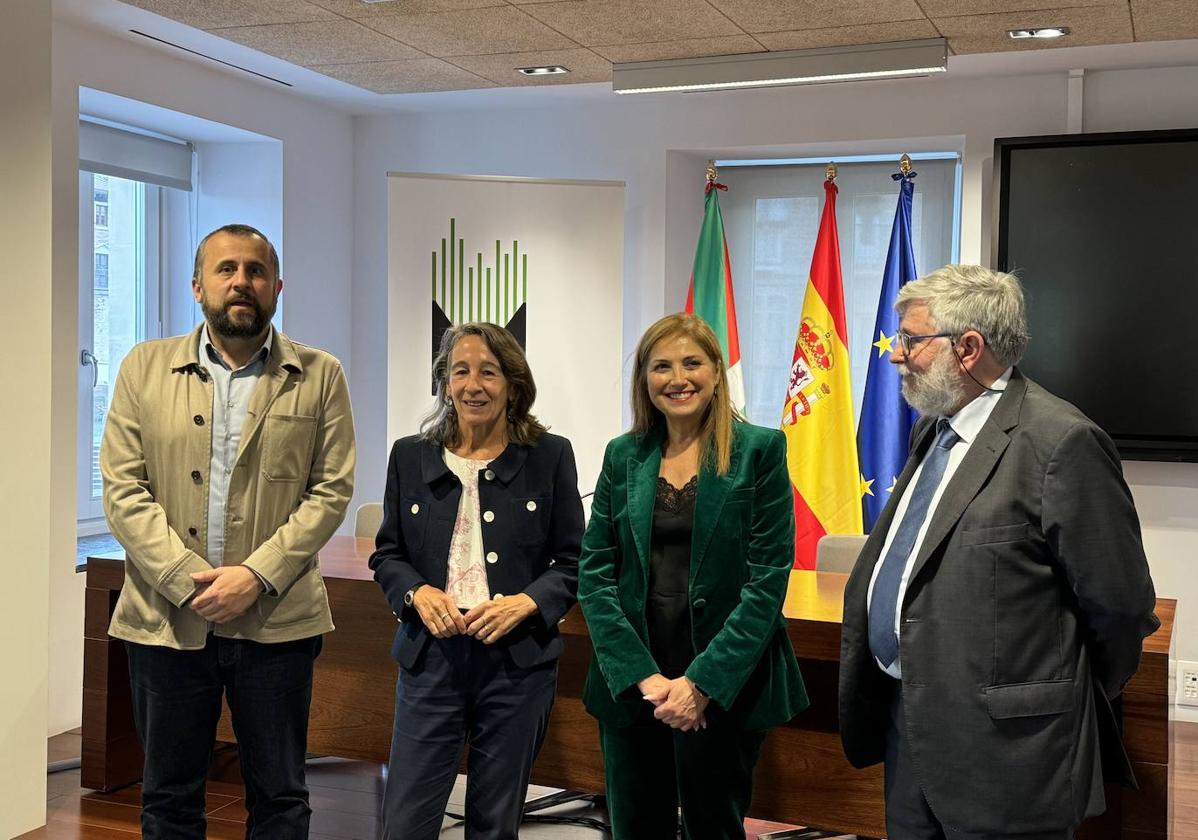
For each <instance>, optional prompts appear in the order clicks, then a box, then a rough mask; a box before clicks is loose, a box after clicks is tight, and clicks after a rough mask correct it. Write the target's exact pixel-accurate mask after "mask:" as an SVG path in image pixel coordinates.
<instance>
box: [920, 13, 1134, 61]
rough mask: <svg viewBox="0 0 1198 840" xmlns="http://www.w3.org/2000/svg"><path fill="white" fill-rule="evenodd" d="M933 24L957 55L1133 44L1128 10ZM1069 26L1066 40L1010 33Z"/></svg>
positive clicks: (973, 17)
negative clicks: (1017, 36)
mask: <svg viewBox="0 0 1198 840" xmlns="http://www.w3.org/2000/svg"><path fill="white" fill-rule="evenodd" d="M932 23H934V24H936V28H937V29H939V30H940V32H941V33H942V34H943V35H944V36H945V37H946V38H948V43H949V46H950V47H952V49H953V52H955V53H956V54H957V55H964V54H967V53H994V52H1008V51H1012V50H1036V49H1052V48H1053V47H1081V46H1090V45H1094V44H1125V43H1129V42H1130V41H1131V40H1132V31H1131V14H1130V12H1129V11H1128V8H1127V7H1126V6H1091V7H1077V8H1070V9H1058V10H1056V11H1038V12H1034V11H1033V12H1004V13H1002V14H996V15H968V16H964V17H946V18H934V19H933V20H932ZM1045 26H1067V27H1069V29H1070V30H1071V32H1070V34H1069V35H1067V36H1065V37H1064V38H1055V39H1052V40H1040V39H1037V38H1025V39H1022V40H1014V39H1012V38H1009V37H1008V36H1007V30H1009V29H1027V28H1033V29H1034V28H1037V27H1045Z"/></svg>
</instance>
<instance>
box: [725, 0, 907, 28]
mask: <svg viewBox="0 0 1198 840" xmlns="http://www.w3.org/2000/svg"><path fill="white" fill-rule="evenodd" d="M710 2H711V4H712V5H713V6H715V7H716V8H717V9H719V10H720V11H722V12H723V13H724V14H725V15H727V16H728V17H729V18H731V19H732V21H733V22H734V23H736V25H737V26H740V27H741V28H742V29H744V30H745V31H746V32H750V33H753V34H756V33H758V32H782V31H792V30H796V29H828V28H831V27H836V26H853V25H855V24H862V23H890V22H892V21H897V20H915V19H922V18H924V14H923V12H922V11H921V10H920V8H919V4H918V3H916V2H915V0H887V2H885V3H881V2H878V0H710Z"/></svg>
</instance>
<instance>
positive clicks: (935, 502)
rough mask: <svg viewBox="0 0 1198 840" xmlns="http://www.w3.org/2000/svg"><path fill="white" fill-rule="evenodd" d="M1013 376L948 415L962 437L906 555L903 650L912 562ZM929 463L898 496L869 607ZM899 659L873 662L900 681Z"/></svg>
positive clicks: (897, 619)
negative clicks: (922, 474) (908, 507)
mask: <svg viewBox="0 0 1198 840" xmlns="http://www.w3.org/2000/svg"><path fill="white" fill-rule="evenodd" d="M1010 379H1011V368H1007V369H1006V370H1005V371H1003V374H1002V376H1000V377H998V379H996V380H995V381H994V382H993V383H992V384H991V385H990V387H991V388H992V389H994V390H991V391H983V392H982V393H981V395H980V396H978V397H976V398H975V399H973V400H972V401H971V402H970V403H969V404H968V405H966V406H965V407H964V408H962V409H961V410H960V411H958V412H957V413H956V414H954V415H953V416H952V417H950V418H948V424H949V426H951V427H952V430H953V431H954V432H956V433H957V436H958V437H959V438H960V440H959V441H958V442H957V444H956V445H955V446H954V447H953V448H952V449H951V450H949V454H948V464H947V465H946V466H945V468H944V475H943V476H941V478H940V484H938V485H937V486H936V492H935V493H934V494H933V495H932V501H931V504H929V505H928V518H927V519H926V520H924V523H923V525H921V526H920V528H919V533H918V534H916V536H915V545H913V546H911V554H910V555H909V556H908V557H907V563H906V565H905V566H904V567H903V576H902V578H901V580H900V581H899V588H898V604H897V607H896V609H895V611H894V635H895V636H896V637H897V638H898V639H899V647H900V649H901V647H902V632H901V629H900V628H901V625H902V619H903V598H904V597H905V596H906V594H907V582H908V579H909V578H910V576H911V565H912V563H913V562H914V560H915V558H916V557H918V556H919V549H920V547H921V546H922V545H923V538H924V536H925V535H926V534H927V532H928V523H930V522H931V521H932V518H933V517H934V516H935V515H936V508H937V507H939V506H940V497H941V496H943V495H944V488H946V487H948V483H949V482H950V481H952V478H953V474H954V473H955V472H956V471H957V467H959V466H961V462H962V461H964V460H965V456H966V454H968V452H969V447H971V446H972V445H973V442H974V441H975V440H976V439H977V436H978V434H979V433H980V432H981V431H982V426H984V425H986V421H987V420H988V419H989V418H990V412H992V411H993V410H994V406H995V405H997V404H998V398H999V397H1001V396H1002V393H1001V392H1002V391H1003V390H1004V389H1005V388H1006V387H1007V382H1009V381H1010ZM928 452H929V453H930V452H931V447H929V448H928ZM926 462H927V454H925V455H924V460H923V462H921V463H920V465H919V467H917V468H916V470H915V474H914V475H912V476H911V480H910V481H909V482H907V487H906V488H905V489H904V490H903V495H902V497H901V498H900V499H899V502H898V507H896V508H895V511H894V518H893V519H892V520H891V521H890V530H889V531H887V533H886V542H885V543H883V544H882V553H881V554H879V555H878V562H877V563H875V564H874V573H873V576H872V577H871V578H870V580H869V595H868V600H867V601H866V610H868V609H869V603H870V601H872V600H873V597H874V583H875V582H876V581H877V579H878V572H880V571H881V570H882V561H883V560H884V559H885V558H886V552H888V551H890V544H891V543H892V542H894V536H895V534H896V533H898V529H899V525H900V524H901V523H902V521H903V516H904V515H905V514H906V513H907V506H908V505H909V504H910V502H911V494H912V492H913V491H914V490H915V485H916V484H917V483H918V482H919V476H920V474H921V473H922V472H923V467H924V463H926ZM900 659H901V657H899V658H896V659H895V660H894V662H892V663H891V664H890V665H889V666H886V665H883V664H882V663H881V662H879V661H878V660H877V659H876V658H875V659H874V661H875V662H877V663H878V667H879V668H881V669H882V670H883V671H885V672H886V673H887V674H889V675H890V676H892V677H894V678H895V679H896V680H897V679H902V676H903V672H902V667H901V666H900V664H899V662H900Z"/></svg>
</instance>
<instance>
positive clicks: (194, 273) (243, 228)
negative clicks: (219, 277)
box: [191, 224, 279, 280]
mask: <svg viewBox="0 0 1198 840" xmlns="http://www.w3.org/2000/svg"><path fill="white" fill-rule="evenodd" d="M218 233H228V234H231V235H233V236H256V237H258V238H259V239H261V240H262V241H263V242H265V243H266V250H267V251H269V252H270V267H271V270H273V271H274V273H275V279H276V280H278V279H279V252H278V251H276V250H275V246H274V244H273V243H272V242H271V241H270V240H269V239H267V238H266V234H264V233H263V232H262V231H260V230H258V229H257V228H255V227H250V226H249V225H237V224H234V225H222V226H221V227H218V228H217V229H216V230H214V231H212V232H211V233H210V234H208V235H207V236H205V237H204V238H203V239H201V240H200V244H199V246H198V247H196V260H195V265H194V266H193V267H192V269H191V279H192V280H199V279H200V275H201V274H203V273H204V248H205V246H207V244H208V240H209V239H211V238H212V237H214V236H216V235H217V234H218Z"/></svg>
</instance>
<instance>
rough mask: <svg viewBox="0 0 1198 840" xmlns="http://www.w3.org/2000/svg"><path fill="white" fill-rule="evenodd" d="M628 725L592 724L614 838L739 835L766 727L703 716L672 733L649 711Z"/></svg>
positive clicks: (692, 839) (722, 839)
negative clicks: (701, 722) (702, 725)
mask: <svg viewBox="0 0 1198 840" xmlns="http://www.w3.org/2000/svg"><path fill="white" fill-rule="evenodd" d="M645 718H646V719H644V720H641V719H638V722H637V723H634V724H633V725H632V726H625V727H614V726H607V725H605V724H603V723H600V725H599V739H600V743H601V746H602V748H603V762H604V766H605V768H606V777H607V811H608V816H609V818H610V820H611V826H612V838H613V840H674V838H676V837H677V836H678V810H679V807H681V809H682V836H683V837H684V838H685V840H744V836H745V829H744V821H745V815H746V812H747V811H748V809H749V802H750V800H751V799H752V798H753V767H754V766H755V765H756V764H757V757H758V755H759V754H760V753H761V744H762V742H764V741H765V733H764V732H758V731H751V732H746V731H744V730H741V729H739V728H737V727H734V726H729V725H724V726H720V723H721V722H722V723H725V724H727V721H726V720H724V721H720V720H719V719H718V718H717V719H716V720H712V716H711V715H709V716H708V721H709V723H708V728H707V729H701V730H699V731H698V732H679V731H678V730H676V729H670V728H669V727H668V726H666V725H665V724H664V723H661V722H659V721H656V720H654V719H653V717H652V715H651V714H648V715H645Z"/></svg>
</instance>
